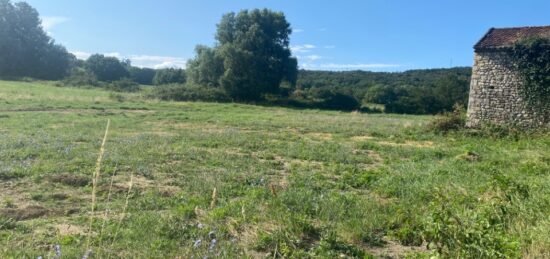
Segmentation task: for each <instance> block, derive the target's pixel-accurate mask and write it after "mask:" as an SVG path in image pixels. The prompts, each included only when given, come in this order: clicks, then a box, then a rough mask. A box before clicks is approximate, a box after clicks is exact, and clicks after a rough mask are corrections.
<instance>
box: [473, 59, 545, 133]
mask: <svg viewBox="0 0 550 259" xmlns="http://www.w3.org/2000/svg"><path fill="white" fill-rule="evenodd" d="M521 84H522V81H521V79H520V77H519V75H518V72H517V71H515V69H514V68H513V64H512V59H511V57H510V55H509V54H507V53H506V52H504V51H479V52H475V54H474V67H473V70H472V81H471V83H470V96H469V101H468V120H467V123H466V126H468V127H474V128H475V127H479V126H481V125H483V124H514V125H519V126H524V127H540V126H548V119H545V118H544V117H543V116H541V115H539V114H537V112H534V111H532V110H530V109H528V108H526V105H525V102H524V101H523V100H522V98H521V96H520V94H519V92H518V90H519V87H521ZM545 120H546V122H545Z"/></svg>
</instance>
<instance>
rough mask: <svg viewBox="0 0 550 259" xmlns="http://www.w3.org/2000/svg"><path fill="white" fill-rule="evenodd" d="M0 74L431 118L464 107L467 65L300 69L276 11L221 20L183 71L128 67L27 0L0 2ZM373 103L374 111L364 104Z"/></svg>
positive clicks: (196, 97) (165, 94) (163, 95)
mask: <svg viewBox="0 0 550 259" xmlns="http://www.w3.org/2000/svg"><path fill="white" fill-rule="evenodd" d="M0 17H2V19H0V77H2V78H8V79H9V78H20V77H31V78H37V79H44V80H59V81H60V82H61V84H63V85H68V86H86V87H104V88H108V89H111V90H115V91H138V90H140V85H156V87H154V88H153V90H152V91H150V93H149V95H150V96H151V97H154V98H160V99H165V100H178V101H217V102H219V101H237V102H249V103H250V102H252V103H270V104H277V105H285V106H293V107H304V108H319V109H334V110H348V111H351V110H363V111H377V110H376V109H373V108H372V106H371V105H372V104H377V105H378V106H376V107H381V106H383V107H384V110H385V111H386V112H394V113H414V114H434V113H439V112H443V111H448V110H451V109H452V107H453V105H455V104H459V105H462V106H465V105H466V101H467V95H468V82H469V78H470V74H471V69H470V68H453V69H432V70H413V71H407V72H402V73H376V72H366V71H349V72H329V71H307V70H298V65H297V64H298V61H297V59H296V58H295V57H293V56H292V53H291V50H290V47H289V44H290V35H291V33H292V29H291V26H290V23H289V22H288V21H287V20H286V17H285V15H284V14H283V13H282V12H274V11H271V10H268V9H254V10H243V11H240V12H238V13H233V12H232V13H228V14H225V15H224V16H223V17H222V19H221V21H220V22H219V23H218V25H217V32H216V34H215V39H216V43H215V44H214V46H213V47H209V46H204V45H198V46H197V47H196V48H195V57H194V58H192V59H191V60H189V61H188V63H187V68H186V69H185V70H183V69H178V68H167V69H151V68H140V67H135V66H132V64H131V62H130V60H124V59H123V60H120V59H118V58H115V57H109V56H104V55H101V54H94V55H92V56H90V57H89V58H87V59H86V60H79V59H77V58H76V57H75V56H74V55H72V54H71V53H69V52H68V51H67V50H66V49H65V48H64V47H63V46H61V45H59V44H56V43H55V41H54V40H53V39H52V38H51V37H49V36H48V35H47V33H45V32H44V30H43V28H42V26H41V21H40V18H39V15H38V12H37V11H36V10H35V9H34V8H33V7H31V6H30V5H28V4H27V3H24V2H17V3H12V2H11V1H10V0H0ZM369 107H371V108H369Z"/></svg>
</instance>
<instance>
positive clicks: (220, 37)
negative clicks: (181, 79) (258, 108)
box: [189, 9, 297, 101]
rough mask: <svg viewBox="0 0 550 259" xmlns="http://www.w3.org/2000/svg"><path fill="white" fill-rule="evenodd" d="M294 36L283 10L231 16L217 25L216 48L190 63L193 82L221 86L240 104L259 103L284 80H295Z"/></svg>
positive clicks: (205, 50) (204, 50) (202, 50)
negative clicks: (242, 102) (246, 102)
mask: <svg viewBox="0 0 550 259" xmlns="http://www.w3.org/2000/svg"><path fill="white" fill-rule="evenodd" d="M291 32H292V31H291V29H290V24H289V23H288V22H287V21H286V18H285V16H284V14H283V13H281V12H273V11H270V10H267V9H263V10H259V9H254V10H251V11H248V10H244V11H241V12H239V13H238V14H235V13H228V14H226V15H224V16H223V17H222V20H221V21H220V23H219V24H218V29H217V33H216V40H217V44H216V48H214V49H208V48H205V47H201V46H199V47H197V57H196V58H195V59H193V60H192V61H191V63H190V68H191V70H190V72H189V74H190V77H191V81H192V82H193V83H198V84H205V85H211V86H217V85H218V84H219V85H221V86H222V87H223V88H224V89H225V91H226V92H227V94H228V95H229V96H231V97H232V98H233V99H235V100H237V101H258V100H260V99H262V97H263V95H264V94H267V93H278V92H279V87H280V85H281V83H282V82H283V81H288V82H290V83H291V84H294V82H295V80H296V73H297V60H296V59H295V58H292V57H291V53H290V48H289V35H290V33H291ZM222 63H223V70H222V66H221V64H222Z"/></svg>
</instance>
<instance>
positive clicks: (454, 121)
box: [428, 104, 466, 133]
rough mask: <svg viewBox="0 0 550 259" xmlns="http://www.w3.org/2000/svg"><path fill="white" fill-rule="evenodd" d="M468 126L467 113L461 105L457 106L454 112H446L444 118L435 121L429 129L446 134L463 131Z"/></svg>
mask: <svg viewBox="0 0 550 259" xmlns="http://www.w3.org/2000/svg"><path fill="white" fill-rule="evenodd" d="M465 125H466V111H465V110H464V107H462V106H461V105H458V104H457V105H455V109H454V111H452V112H446V113H444V114H443V115H442V116H440V117H438V118H436V119H435V120H433V121H432V122H431V123H430V124H429V125H428V128H429V129H430V130H432V131H435V132H438V133H446V132H449V131H456V130H460V129H463V128H464V126H465Z"/></svg>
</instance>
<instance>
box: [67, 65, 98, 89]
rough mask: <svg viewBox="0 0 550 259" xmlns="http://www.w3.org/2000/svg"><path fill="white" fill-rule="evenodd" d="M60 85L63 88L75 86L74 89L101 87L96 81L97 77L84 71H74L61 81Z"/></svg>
mask: <svg viewBox="0 0 550 259" xmlns="http://www.w3.org/2000/svg"><path fill="white" fill-rule="evenodd" d="M61 84H62V85H63V86H76V87H83V86H88V87H90V86H93V87H98V86H101V83H100V82H99V81H98V80H97V77H96V76H95V75H94V74H93V73H91V72H89V71H87V70H84V69H75V70H74V71H73V72H72V73H71V74H70V75H69V76H68V77H66V78H65V79H63V80H62V81H61Z"/></svg>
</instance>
